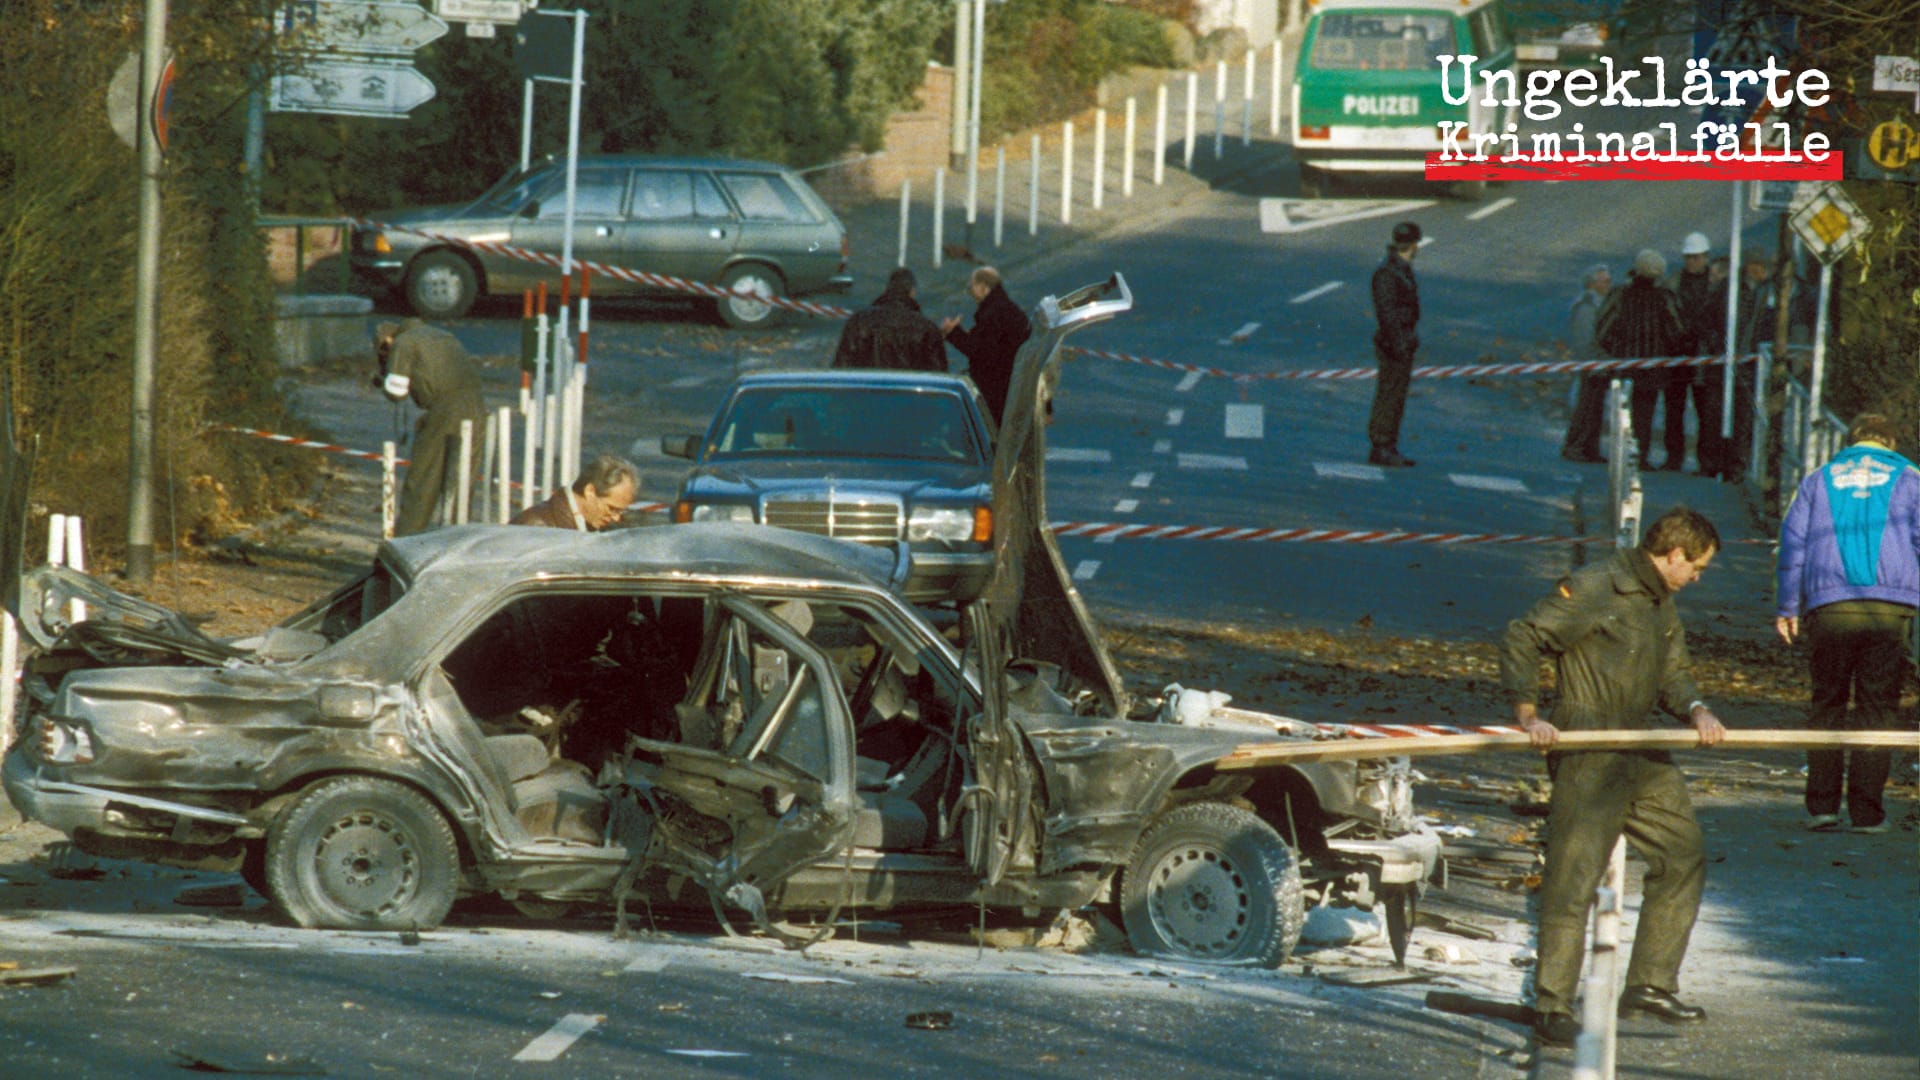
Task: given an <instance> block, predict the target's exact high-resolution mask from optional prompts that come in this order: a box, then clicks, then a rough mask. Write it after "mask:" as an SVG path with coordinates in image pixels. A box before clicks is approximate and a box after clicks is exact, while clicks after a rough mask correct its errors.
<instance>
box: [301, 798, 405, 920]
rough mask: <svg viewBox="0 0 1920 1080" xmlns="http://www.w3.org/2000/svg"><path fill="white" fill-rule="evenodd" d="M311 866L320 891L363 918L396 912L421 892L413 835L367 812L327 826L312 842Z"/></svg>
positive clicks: (398, 825)
mask: <svg viewBox="0 0 1920 1080" xmlns="http://www.w3.org/2000/svg"><path fill="white" fill-rule="evenodd" d="M313 870H314V874H315V876H316V878H317V879H318V881H319V884H320V892H321V893H322V895H324V896H326V897H327V898H328V899H329V900H331V901H332V902H333V903H335V904H337V905H339V906H340V907H341V908H343V909H345V910H346V911H348V912H350V913H352V914H354V915H357V916H361V917H367V918H371V917H377V916H381V915H385V914H388V913H390V912H393V911H396V910H398V909H399V908H401V907H403V906H405V905H406V903H407V902H408V901H410V900H412V899H413V896H414V894H415V893H416V892H418V891H419V885H420V855H419V852H418V851H416V850H415V848H414V845H413V839H412V837H410V836H408V835H407V832H406V830H405V829H404V828H402V827H401V826H400V824H399V823H398V822H396V821H394V820H393V819H392V818H390V817H386V816H384V815H380V814H376V813H374V812H373V811H371V810H356V811H354V812H352V813H349V814H343V815H341V816H340V817H338V818H335V819H334V821H333V823H332V824H330V825H328V826H327V828H326V830H325V831H324V832H322V833H321V834H320V840H319V842H318V843H316V844H315V845H314V850H313Z"/></svg>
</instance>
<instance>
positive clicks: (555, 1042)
mask: <svg viewBox="0 0 1920 1080" xmlns="http://www.w3.org/2000/svg"><path fill="white" fill-rule="evenodd" d="M605 1019H606V1017H605V1016H599V1015H596V1014H593V1013H568V1014H567V1015H565V1016H563V1017H561V1018H560V1020H559V1022H558V1023H556V1024H554V1025H553V1026H552V1027H550V1028H548V1029H547V1031H546V1034H544V1035H541V1036H540V1037H539V1038H537V1039H535V1040H533V1041H532V1042H530V1043H528V1044H527V1045H526V1046H524V1047H522V1048H521V1049H520V1052H519V1053H517V1054H515V1055H513V1060H515V1061H552V1060H554V1059H556V1058H558V1057H559V1056H560V1055H561V1054H564V1053H566V1052H567V1047H569V1046H572V1045H573V1044H574V1043H575V1042H577V1041H579V1039H580V1036H582V1035H585V1034H586V1033H587V1032H589V1031H592V1030H593V1029H594V1028H596V1027H599V1026H600V1022H601V1021H603V1020H605Z"/></svg>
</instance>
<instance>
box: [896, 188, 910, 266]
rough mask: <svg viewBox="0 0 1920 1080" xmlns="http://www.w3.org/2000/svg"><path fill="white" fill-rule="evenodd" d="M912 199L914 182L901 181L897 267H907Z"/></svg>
mask: <svg viewBox="0 0 1920 1080" xmlns="http://www.w3.org/2000/svg"><path fill="white" fill-rule="evenodd" d="M912 199H913V181H912V180H902V181H900V261H899V262H897V263H895V264H894V265H895V266H905V265H907V218H908V216H909V214H908V210H909V208H910V207H911V206H912Z"/></svg>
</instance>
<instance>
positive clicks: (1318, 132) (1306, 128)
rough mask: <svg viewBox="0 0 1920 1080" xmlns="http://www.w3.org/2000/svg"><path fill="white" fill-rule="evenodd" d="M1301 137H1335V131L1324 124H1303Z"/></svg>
mask: <svg viewBox="0 0 1920 1080" xmlns="http://www.w3.org/2000/svg"><path fill="white" fill-rule="evenodd" d="M1300 137H1301V138H1303V139H1327V138H1332V137H1333V132H1332V131H1331V130H1329V129H1328V128H1327V127H1325V126H1324V125H1317V126H1310V125H1307V124H1302V125H1300Z"/></svg>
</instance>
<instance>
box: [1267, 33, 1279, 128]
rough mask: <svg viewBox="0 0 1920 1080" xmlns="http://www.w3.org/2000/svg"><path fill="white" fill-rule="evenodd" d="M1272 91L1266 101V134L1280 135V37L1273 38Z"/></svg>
mask: <svg viewBox="0 0 1920 1080" xmlns="http://www.w3.org/2000/svg"><path fill="white" fill-rule="evenodd" d="M1272 66H1273V93H1272V95H1271V96H1272V100H1270V101H1268V102H1267V134H1269V135H1272V136H1274V137H1275V138H1278V137H1279V136H1280V70H1281V57H1280V39H1279V38H1274V39H1273V65H1272Z"/></svg>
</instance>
